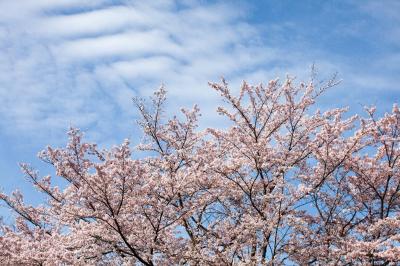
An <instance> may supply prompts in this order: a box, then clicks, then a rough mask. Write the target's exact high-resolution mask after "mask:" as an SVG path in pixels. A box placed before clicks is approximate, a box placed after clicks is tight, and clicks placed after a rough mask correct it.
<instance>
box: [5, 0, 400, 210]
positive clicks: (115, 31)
mask: <svg viewBox="0 0 400 266" xmlns="http://www.w3.org/2000/svg"><path fill="white" fill-rule="evenodd" d="M399 11H400V2H399V1H395V0H394V1H390V0H387V1H385V0H383V1H372V0H364V1H350V0H349V1H339V0H338V1H316V0H315V1H307V0H304V1H286V0H279V1H278V0H277V1H256V0H252V1H236V0H235V1H234V0H231V1H168V0H166V1H129V0H120V1H111V0H110V1H107V0H93V1H92V0H57V1H56V0H24V1H15V0H0V169H1V171H0V186H1V187H2V189H3V190H4V191H6V192H9V191H11V190H13V189H15V188H20V189H21V190H23V191H25V192H26V193H27V198H28V200H29V201H32V202H38V201H39V199H38V198H37V196H36V195H37V194H34V193H32V191H31V190H30V189H29V185H27V184H26V182H25V180H24V179H23V178H22V175H21V174H20V172H19V167H18V162H30V163H32V164H33V165H34V166H35V167H37V168H38V169H40V170H41V171H42V173H43V174H48V173H51V169H47V168H45V167H46V166H45V165H43V164H41V163H40V162H39V161H38V160H37V159H36V154H37V152H38V151H40V150H41V149H43V148H44V147H45V146H46V145H51V146H63V145H64V144H65V143H66V135H65V132H66V130H67V129H68V127H69V126H70V125H73V126H76V127H79V128H81V129H83V130H84V131H85V132H86V136H87V138H88V139H89V140H91V141H96V142H99V143H100V144H101V145H102V146H104V147H109V146H110V145H112V144H117V143H120V142H121V141H122V140H123V139H124V138H130V139H132V141H133V142H137V140H138V139H139V137H140V134H139V132H138V131H137V128H136V126H135V123H134V120H135V118H136V116H137V113H136V112H135V109H134V108H133V105H132V102H131V98H132V97H133V96H138V95H139V96H147V95H150V94H151V93H152V91H153V90H154V89H156V88H157V87H159V86H160V84H165V86H166V87H167V90H168V91H169V97H170V100H169V107H168V108H169V110H171V112H172V110H177V108H178V107H180V106H187V107H190V106H191V105H193V103H198V104H199V105H200V108H201V109H202V113H203V117H202V120H201V123H202V125H203V126H213V125H218V123H219V122H218V120H217V119H216V118H215V117H216V116H215V115H214V110H215V107H216V105H217V104H218V98H217V97H216V95H215V93H214V92H213V91H212V90H211V89H209V88H208V86H207V82H208V81H217V80H219V78H220V77H221V76H224V77H225V78H226V79H227V80H228V82H230V84H232V86H233V87H235V86H237V85H238V84H240V82H241V81H242V80H248V81H249V82H252V83H260V82H267V81H268V80H270V79H273V78H275V77H277V76H280V77H284V75H286V74H287V73H289V74H291V75H295V76H297V77H298V79H299V80H301V79H307V77H308V74H309V70H310V68H309V67H310V65H311V64H312V63H315V64H316V65H317V67H318V69H319V72H320V75H321V77H328V76H329V75H330V74H332V73H334V72H338V73H339V77H340V78H341V79H342V80H343V81H342V83H341V84H340V85H339V86H338V87H336V88H334V89H332V90H331V91H329V92H328V93H327V94H326V95H325V96H324V97H323V98H322V99H321V101H320V103H319V105H320V107H321V108H329V107H331V108H335V107H342V106H349V107H350V110H351V112H359V111H360V106H361V105H369V104H376V105H377V106H378V108H379V109H380V110H383V111H388V110H390V109H391V106H392V104H393V103H394V102H399V100H400V86H399V83H400V16H398V12H399Z"/></svg>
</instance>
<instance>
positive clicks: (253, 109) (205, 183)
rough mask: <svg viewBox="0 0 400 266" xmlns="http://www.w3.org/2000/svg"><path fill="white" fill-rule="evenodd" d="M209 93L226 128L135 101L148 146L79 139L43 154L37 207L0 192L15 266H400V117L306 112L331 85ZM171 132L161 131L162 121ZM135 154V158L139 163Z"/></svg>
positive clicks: (8, 256) (159, 99)
mask: <svg viewBox="0 0 400 266" xmlns="http://www.w3.org/2000/svg"><path fill="white" fill-rule="evenodd" d="M314 83H315V82H314V81H311V82H309V83H308V84H304V83H301V84H298V85H295V84H294V80H293V79H291V78H287V79H286V80H285V81H284V82H283V83H280V82H279V81H278V80H273V81H270V82H269V83H268V85H266V86H264V85H258V86H250V85H249V84H247V83H243V85H242V86H241V90H240V93H239V96H234V95H232V93H231V91H230V90H229V89H228V85H227V83H226V82H225V81H224V80H222V82H221V83H220V84H216V83H211V84H210V86H211V87H212V88H214V89H215V90H216V91H217V92H218V93H219V94H220V95H221V97H222V99H223V100H224V101H225V102H226V104H225V107H220V108H218V113H219V114H221V115H223V116H225V117H226V118H227V119H228V120H230V121H231V124H230V126H229V127H228V128H227V129H216V128H209V129H206V130H203V131H200V130H198V129H197V119H198V116H199V109H198V108H197V107H194V108H193V109H192V110H182V113H183V117H184V119H178V118H177V117H174V118H172V119H170V120H166V121H165V119H164V112H163V104H164V102H165V99H166V97H165V95H166V93H165V90H164V89H163V88H161V89H160V90H159V91H157V92H156V93H155V95H154V97H153V98H152V103H150V104H147V103H146V102H144V101H142V100H140V99H135V101H134V102H135V104H136V106H137V107H138V110H139V112H140V114H141V116H142V120H141V121H140V122H139V125H140V126H141V127H142V129H143V132H144V135H145V139H144V141H143V143H142V144H141V145H139V147H137V149H135V151H134V152H138V153H139V152H140V151H146V153H145V155H146V156H141V157H140V159H133V158H132V156H131V152H132V150H131V148H130V146H129V142H128V141H125V142H124V143H123V144H121V145H120V146H118V147H114V148H113V149H111V150H109V151H107V150H100V149H99V148H98V147H97V146H96V144H91V143H87V142H85V141H83V139H82V133H81V132H80V131H79V130H77V129H71V130H70V131H69V133H68V135H69V143H68V145H67V146H66V147H65V148H62V149H54V148H50V147H48V148H47V149H46V150H44V151H43V152H41V153H40V158H41V159H42V160H43V161H45V162H47V163H50V164H51V165H52V166H53V167H54V169H55V171H56V178H62V179H63V180H65V181H66V182H67V183H68V185H66V186H65V187H63V188H59V187H57V186H55V185H53V183H54V181H53V178H52V177H50V176H46V177H43V178H41V177H39V175H38V173H37V172H36V171H35V170H34V169H32V168H31V167H30V166H29V165H25V164H24V165H22V169H23V171H24V172H25V174H26V176H27V177H28V178H29V179H30V181H31V182H32V183H33V185H34V186H35V187H36V188H37V189H38V190H39V191H40V192H42V193H44V194H46V195H47V196H48V201H47V202H46V203H45V204H43V205H42V206H38V207H33V206H29V205H27V204H25V203H24V201H23V196H22V194H21V193H19V192H15V193H14V194H13V195H11V196H7V195H5V194H0V198H1V199H2V201H3V202H4V203H5V204H6V205H7V206H9V207H10V208H11V209H13V210H14V211H15V212H16V214H17V217H16V220H15V225H13V226H8V225H6V224H2V225H1V229H2V234H1V236H0V258H1V261H2V263H4V264H8V265H25V264H26V265H28V264H29V265H54V264H57V265H59V264H61V265H70V264H73V265H175V264H176V265H261V264H263V265H282V264H298V265H305V264H309V265H368V264H369V265H395V264H397V263H400V259H399V258H400V245H399V244H400V243H399V241H400V232H399V231H400V215H399V212H400V159H399V157H400V147H399V140H400V111H399V108H398V107H397V106H396V105H394V107H393V111H392V113H389V114H385V115H384V117H382V118H377V117H376V115H375V110H374V108H369V109H366V110H367V114H368V115H367V118H359V117H358V116H352V117H349V118H344V116H345V115H346V109H333V110H329V111H326V112H323V113H321V112H320V111H316V112H315V113H313V114H311V112H312V110H311V108H312V107H313V106H314V105H315V100H316V98H317V97H318V96H319V95H320V94H321V93H323V92H324V91H325V90H326V89H327V88H329V87H331V86H333V85H335V81H334V80H330V81H328V82H327V83H325V84H319V85H318V86H317V85H316V84H314ZM164 121H165V122H164ZM136 157H137V156H136Z"/></svg>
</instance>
